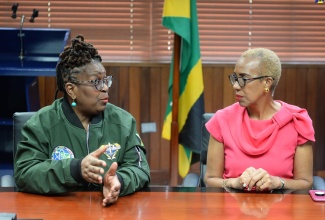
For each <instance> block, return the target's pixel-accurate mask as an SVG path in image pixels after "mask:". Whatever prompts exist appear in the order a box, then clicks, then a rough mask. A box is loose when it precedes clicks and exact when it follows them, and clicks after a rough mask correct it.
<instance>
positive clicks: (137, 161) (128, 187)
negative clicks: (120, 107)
mask: <svg viewBox="0 0 325 220" xmlns="http://www.w3.org/2000/svg"><path fill="white" fill-rule="evenodd" d="M126 143H127V149H126V151H125V153H124V155H123V159H122V162H120V163H119V167H118V170H117V174H118V175H119V176H120V178H122V180H123V183H122V184H123V189H122V190H121V196H123V195H127V194H130V193H133V192H135V191H138V190H140V189H142V188H143V187H145V186H148V185H149V183H150V168H149V164H148V161H147V158H146V149H145V147H144V145H143V143H142V141H141V138H140V136H139V134H138V133H137V130H136V122H135V119H132V125H131V129H130V134H129V136H128V140H127V142H126Z"/></svg>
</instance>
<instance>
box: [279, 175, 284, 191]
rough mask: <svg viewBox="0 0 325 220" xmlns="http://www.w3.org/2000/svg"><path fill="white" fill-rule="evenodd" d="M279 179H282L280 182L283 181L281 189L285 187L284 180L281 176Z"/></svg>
mask: <svg viewBox="0 0 325 220" xmlns="http://www.w3.org/2000/svg"><path fill="white" fill-rule="evenodd" d="M279 179H280V182H281V186H280V188H279V189H283V188H284V180H283V179H282V178H281V177H279Z"/></svg>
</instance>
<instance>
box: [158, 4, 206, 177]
mask: <svg viewBox="0 0 325 220" xmlns="http://www.w3.org/2000/svg"><path fill="white" fill-rule="evenodd" d="M162 24H163V25H164V26H165V27H167V28H168V29H170V30H172V31H173V32H174V33H176V34H177V35H179V36H180V37H181V46H180V48H181V51H180V56H181V57H180V67H179V68H180V86H179V88H180V90H179V107H178V125H179V162H178V167H179V174H180V176H181V177H183V178H184V177H185V176H186V174H187V173H188V171H189V168H190V165H191V160H192V153H193V152H195V153H200V136H201V117H202V114H203V113H204V96H203V89H204V86H203V76H202V62H201V54H200V40H199V31H198V19H197V10H196V0H165V2H164V10H163V19H162ZM173 65H174V63H173V60H172V62H171V67H170V76H169V88H168V92H169V99H168V104H167V109H166V116H165V120H164V125H163V132H162V137H163V138H165V139H168V140H170V139H171V137H170V135H171V122H172V87H173Z"/></svg>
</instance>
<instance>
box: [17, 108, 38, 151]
mask: <svg viewBox="0 0 325 220" xmlns="http://www.w3.org/2000/svg"><path fill="white" fill-rule="evenodd" d="M34 114H35V112H15V113H14V114H13V144H14V146H13V156H14V157H15V155H16V150H17V145H18V143H19V141H21V139H22V136H21V129H22V127H23V125H24V124H25V123H26V122H27V121H28V119H30V118H31V117H32V116H33V115H34Z"/></svg>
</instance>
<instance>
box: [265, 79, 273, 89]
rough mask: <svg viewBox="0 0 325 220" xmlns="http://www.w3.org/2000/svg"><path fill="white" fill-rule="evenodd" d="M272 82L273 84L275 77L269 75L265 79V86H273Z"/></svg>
mask: <svg viewBox="0 0 325 220" xmlns="http://www.w3.org/2000/svg"><path fill="white" fill-rule="evenodd" d="M272 84H273V79H272V78H271V77H267V78H266V80H265V86H266V87H267V88H271V86H272Z"/></svg>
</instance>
